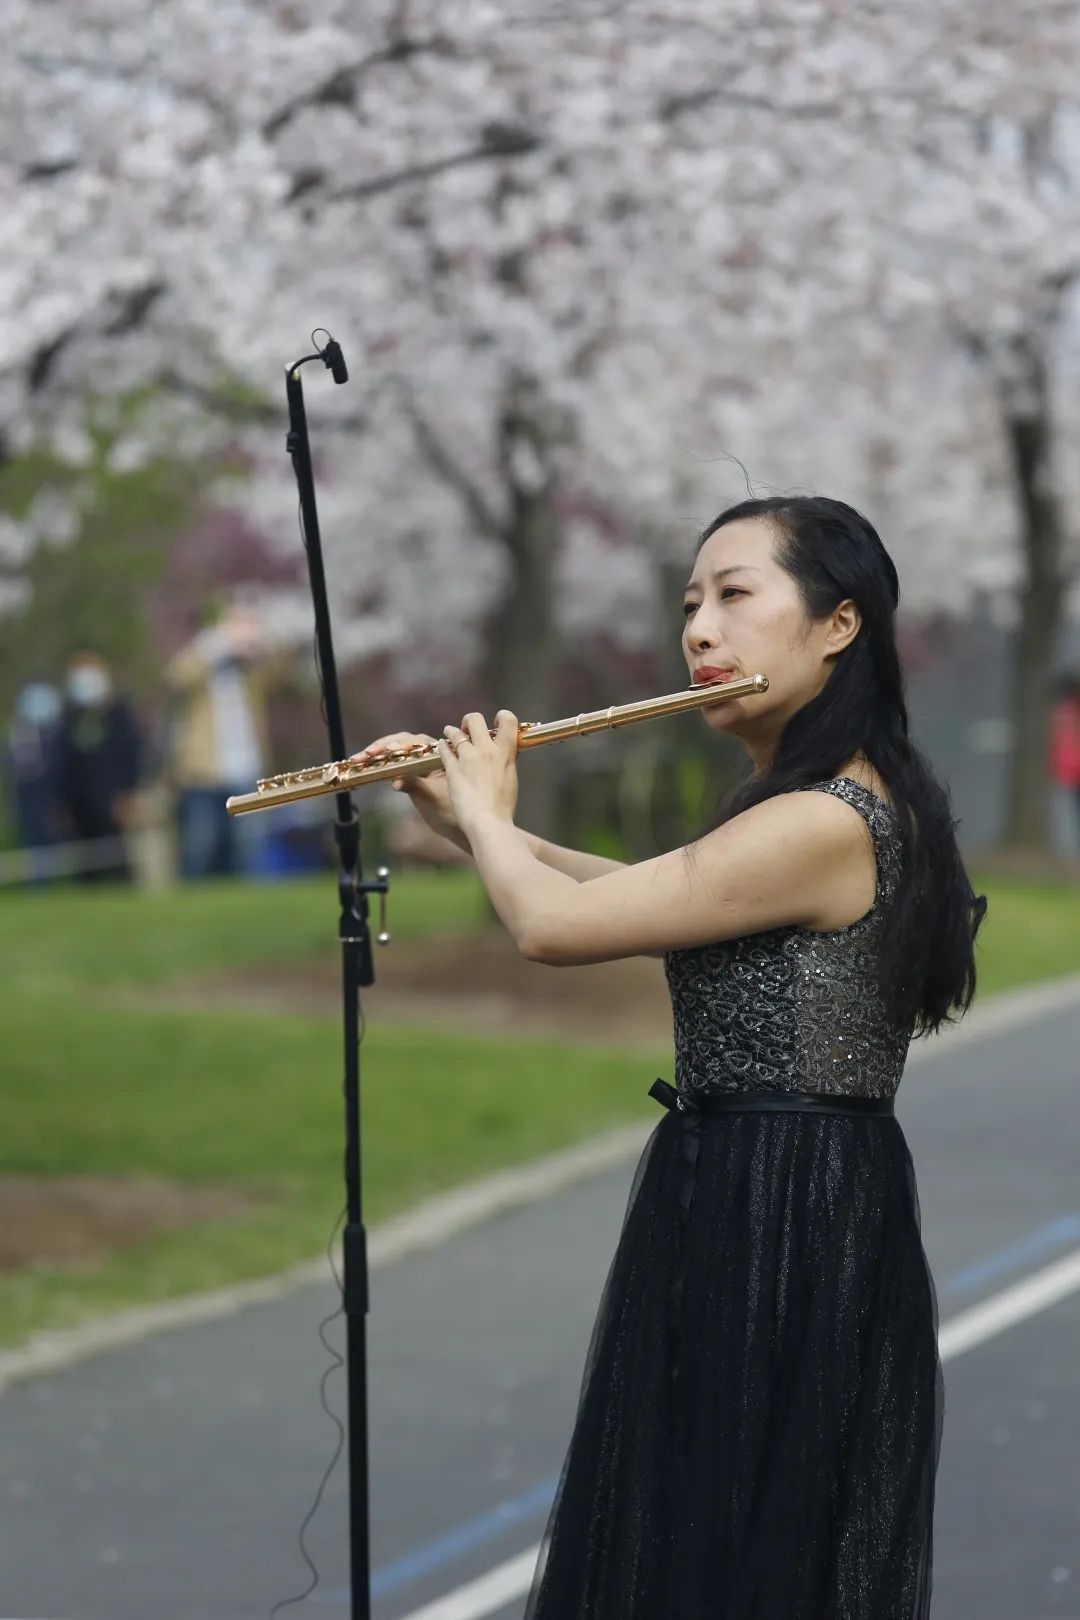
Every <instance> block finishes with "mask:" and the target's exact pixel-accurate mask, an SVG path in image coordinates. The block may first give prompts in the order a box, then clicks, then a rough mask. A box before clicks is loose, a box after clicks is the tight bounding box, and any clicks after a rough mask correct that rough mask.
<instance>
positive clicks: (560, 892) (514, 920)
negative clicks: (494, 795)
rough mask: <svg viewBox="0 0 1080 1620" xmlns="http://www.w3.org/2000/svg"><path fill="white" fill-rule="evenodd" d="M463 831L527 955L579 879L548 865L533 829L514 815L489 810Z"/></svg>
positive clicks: (484, 879) (485, 882)
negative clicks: (537, 849)
mask: <svg viewBox="0 0 1080 1620" xmlns="http://www.w3.org/2000/svg"><path fill="white" fill-rule="evenodd" d="M465 831H466V837H467V838H468V842H469V847H470V849H471V850H472V856H473V860H474V861H475V862H476V869H477V871H478V872H479V874H480V880H481V882H482V883H483V885H484V887H485V889H486V890H487V892H488V896H489V898H490V900H491V903H492V905H493V906H494V907H495V910H496V911H497V912H498V914H499V916H500V917H501V918H502V921H503V922H504V924H505V925H506V928H507V930H508V932H509V933H510V935H511V937H512V938H513V940H514V943H515V944H516V945H517V947H518V950H519V951H521V952H522V954H523V955H527V954H528V952H529V949H530V948H531V946H532V944H533V942H534V941H535V939H536V938H537V936H538V933H539V931H540V929H541V928H542V925H543V920H544V918H545V917H549V916H551V915H552V913H553V912H555V911H556V910H557V908H558V907H559V906H560V904H563V903H565V901H566V898H567V896H568V894H569V893H572V892H573V891H574V890H575V889H576V887H577V883H578V881H580V880H579V879H576V878H574V877H572V876H571V875H570V874H569V873H567V872H558V871H555V870H554V869H553V868H552V867H550V866H548V865H546V864H545V862H544V861H543V860H541V859H540V857H539V856H538V855H537V854H536V853H535V852H534V850H533V848H532V844H533V836H532V834H531V833H527V832H525V831H524V830H523V829H522V828H521V827H516V826H515V825H514V823H513V822H512V821H506V820H503V819H501V818H499V817H495V816H485V817H484V818H483V819H481V820H479V821H477V822H474V823H472V824H471V825H470V826H469V827H468V829H467V830H465ZM552 847H556V846H552Z"/></svg>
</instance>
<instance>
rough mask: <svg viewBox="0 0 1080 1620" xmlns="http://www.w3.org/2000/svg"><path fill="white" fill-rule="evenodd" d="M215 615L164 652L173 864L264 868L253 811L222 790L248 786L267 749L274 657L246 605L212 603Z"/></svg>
mask: <svg viewBox="0 0 1080 1620" xmlns="http://www.w3.org/2000/svg"><path fill="white" fill-rule="evenodd" d="M211 611H213V612H216V613H217V615H218V617H217V619H216V622H214V623H212V624H210V625H208V626H207V627H206V628H205V629H202V630H200V631H199V632H198V633H197V634H196V635H194V636H193V637H192V638H191V640H190V641H189V642H187V644H186V645H185V646H183V647H182V648H181V649H180V651H179V652H178V653H176V654H175V656H174V657H173V658H172V659H171V660H170V661H169V663H168V665H167V666H166V670H165V678H166V681H167V683H168V685H169V688H170V690H171V693H172V697H173V703H174V713H173V720H172V726H171V728H170V744H169V759H168V763H167V775H168V778H169V781H170V782H171V783H172V785H173V787H174V788H175V790H176V794H177V833H178V836H179V843H180V874H181V876H182V877H184V878H187V879H190V878H202V877H212V876H218V875H225V874H230V873H237V872H242V873H247V874H250V873H252V872H256V871H260V870H262V858H263V853H264V848H263V846H264V844H265V841H266V829H265V828H264V826H263V824H262V822H263V818H262V817H261V816H260V815H249V816H237V817H233V816H230V815H229V813H228V811H227V810H226V809H225V800H226V799H227V798H228V797H229V796H230V795H231V794H234V793H250V792H251V790H252V789H253V788H254V786H255V783H256V781H257V780H258V778H259V777H260V776H261V775H263V774H264V771H265V765H266V760H267V759H268V757H269V722H268V688H269V685H270V681H271V679H272V678H273V675H274V673H275V671H276V667H277V662H278V661H277V659H274V658H271V657H270V655H269V653H268V650H267V647H266V638H265V633H264V629H263V626H262V624H261V621H260V619H259V616H258V615H257V614H256V613H255V611H254V610H253V609H252V608H250V607H246V606H242V605H238V604H233V605H221V604H216V605H215V607H214V608H213V609H212V610H211Z"/></svg>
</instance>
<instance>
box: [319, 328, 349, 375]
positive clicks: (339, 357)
mask: <svg viewBox="0 0 1080 1620" xmlns="http://www.w3.org/2000/svg"><path fill="white" fill-rule="evenodd" d="M322 357H323V362H324V364H325V365H327V366H328V367H329V368H330V375H331V377H333V379H334V381H335V382H336V383H343V382H348V380H349V373H348V369H347V367H346V365H345V356H344V355H343V354H342V352H341V344H340V343H338V342H337V341H336V339H334V338H332V337H328V338H327V341H326V347H325V349H324V350H323V351H322Z"/></svg>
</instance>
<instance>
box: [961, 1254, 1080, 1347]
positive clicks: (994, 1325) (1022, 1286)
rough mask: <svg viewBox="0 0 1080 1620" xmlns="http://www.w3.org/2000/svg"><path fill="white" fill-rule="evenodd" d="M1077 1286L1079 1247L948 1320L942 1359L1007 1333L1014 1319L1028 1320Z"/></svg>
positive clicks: (1079, 1267) (1072, 1291)
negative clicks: (998, 1334)
mask: <svg viewBox="0 0 1080 1620" xmlns="http://www.w3.org/2000/svg"><path fill="white" fill-rule="evenodd" d="M1077 1289H1080V1249H1074V1251H1073V1253H1072V1254H1066V1255H1063V1256H1062V1258H1061V1259H1060V1260H1054V1261H1053V1262H1052V1263H1051V1264H1050V1265H1048V1266H1044V1267H1043V1269H1042V1270H1041V1271H1036V1272H1033V1273H1032V1275H1031V1276H1030V1277H1022V1278H1021V1279H1020V1281H1019V1282H1016V1283H1012V1284H1011V1286H1010V1287H1008V1288H1004V1289H1002V1291H1001V1293H1000V1294H992V1295H991V1297H990V1298H989V1299H984V1300H981V1301H980V1303H979V1304H978V1305H972V1306H971V1308H970V1309H969V1310H966V1311H961V1313H960V1315H959V1316H954V1317H953V1319H952V1321H950V1322H946V1323H945V1325H944V1326H943V1327H942V1329H941V1331H940V1332H939V1334H938V1351H939V1353H940V1355H941V1359H942V1361H943V1362H944V1361H947V1360H949V1358H950V1357H952V1356H961V1355H963V1353H964V1351H965V1350H970V1349H972V1348H973V1347H974V1346H975V1345H977V1344H983V1343H985V1341H986V1340H987V1339H992V1338H993V1337H994V1335H995V1334H996V1333H1004V1331H1005V1329H1006V1328H1008V1327H1012V1325H1013V1323H1014V1322H1025V1321H1027V1319H1028V1317H1031V1316H1035V1315H1036V1314H1037V1313H1038V1312H1039V1311H1045V1310H1047V1309H1048V1308H1049V1307H1050V1306H1051V1305H1056V1304H1057V1303H1058V1301H1059V1300H1062V1299H1065V1298H1067V1297H1068V1295H1069V1294H1072V1293H1075V1292H1076V1290H1077Z"/></svg>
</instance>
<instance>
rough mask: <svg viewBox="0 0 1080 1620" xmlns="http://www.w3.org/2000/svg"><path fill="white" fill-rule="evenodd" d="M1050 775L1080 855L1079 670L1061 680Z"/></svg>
mask: <svg viewBox="0 0 1080 1620" xmlns="http://www.w3.org/2000/svg"><path fill="white" fill-rule="evenodd" d="M1049 764H1050V777H1051V780H1052V781H1053V783H1054V785H1055V788H1056V789H1057V792H1058V794H1059V795H1060V796H1061V797H1062V798H1064V799H1065V800H1066V802H1067V805H1068V810H1069V822H1068V825H1069V832H1068V837H1069V841H1070V845H1071V852H1072V853H1074V854H1080V673H1078V672H1077V671H1076V670H1070V671H1069V672H1068V673H1067V674H1065V675H1062V676H1061V678H1060V680H1059V681H1058V695H1057V701H1056V703H1055V704H1054V707H1053V709H1052V710H1051V714H1050V760H1049Z"/></svg>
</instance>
